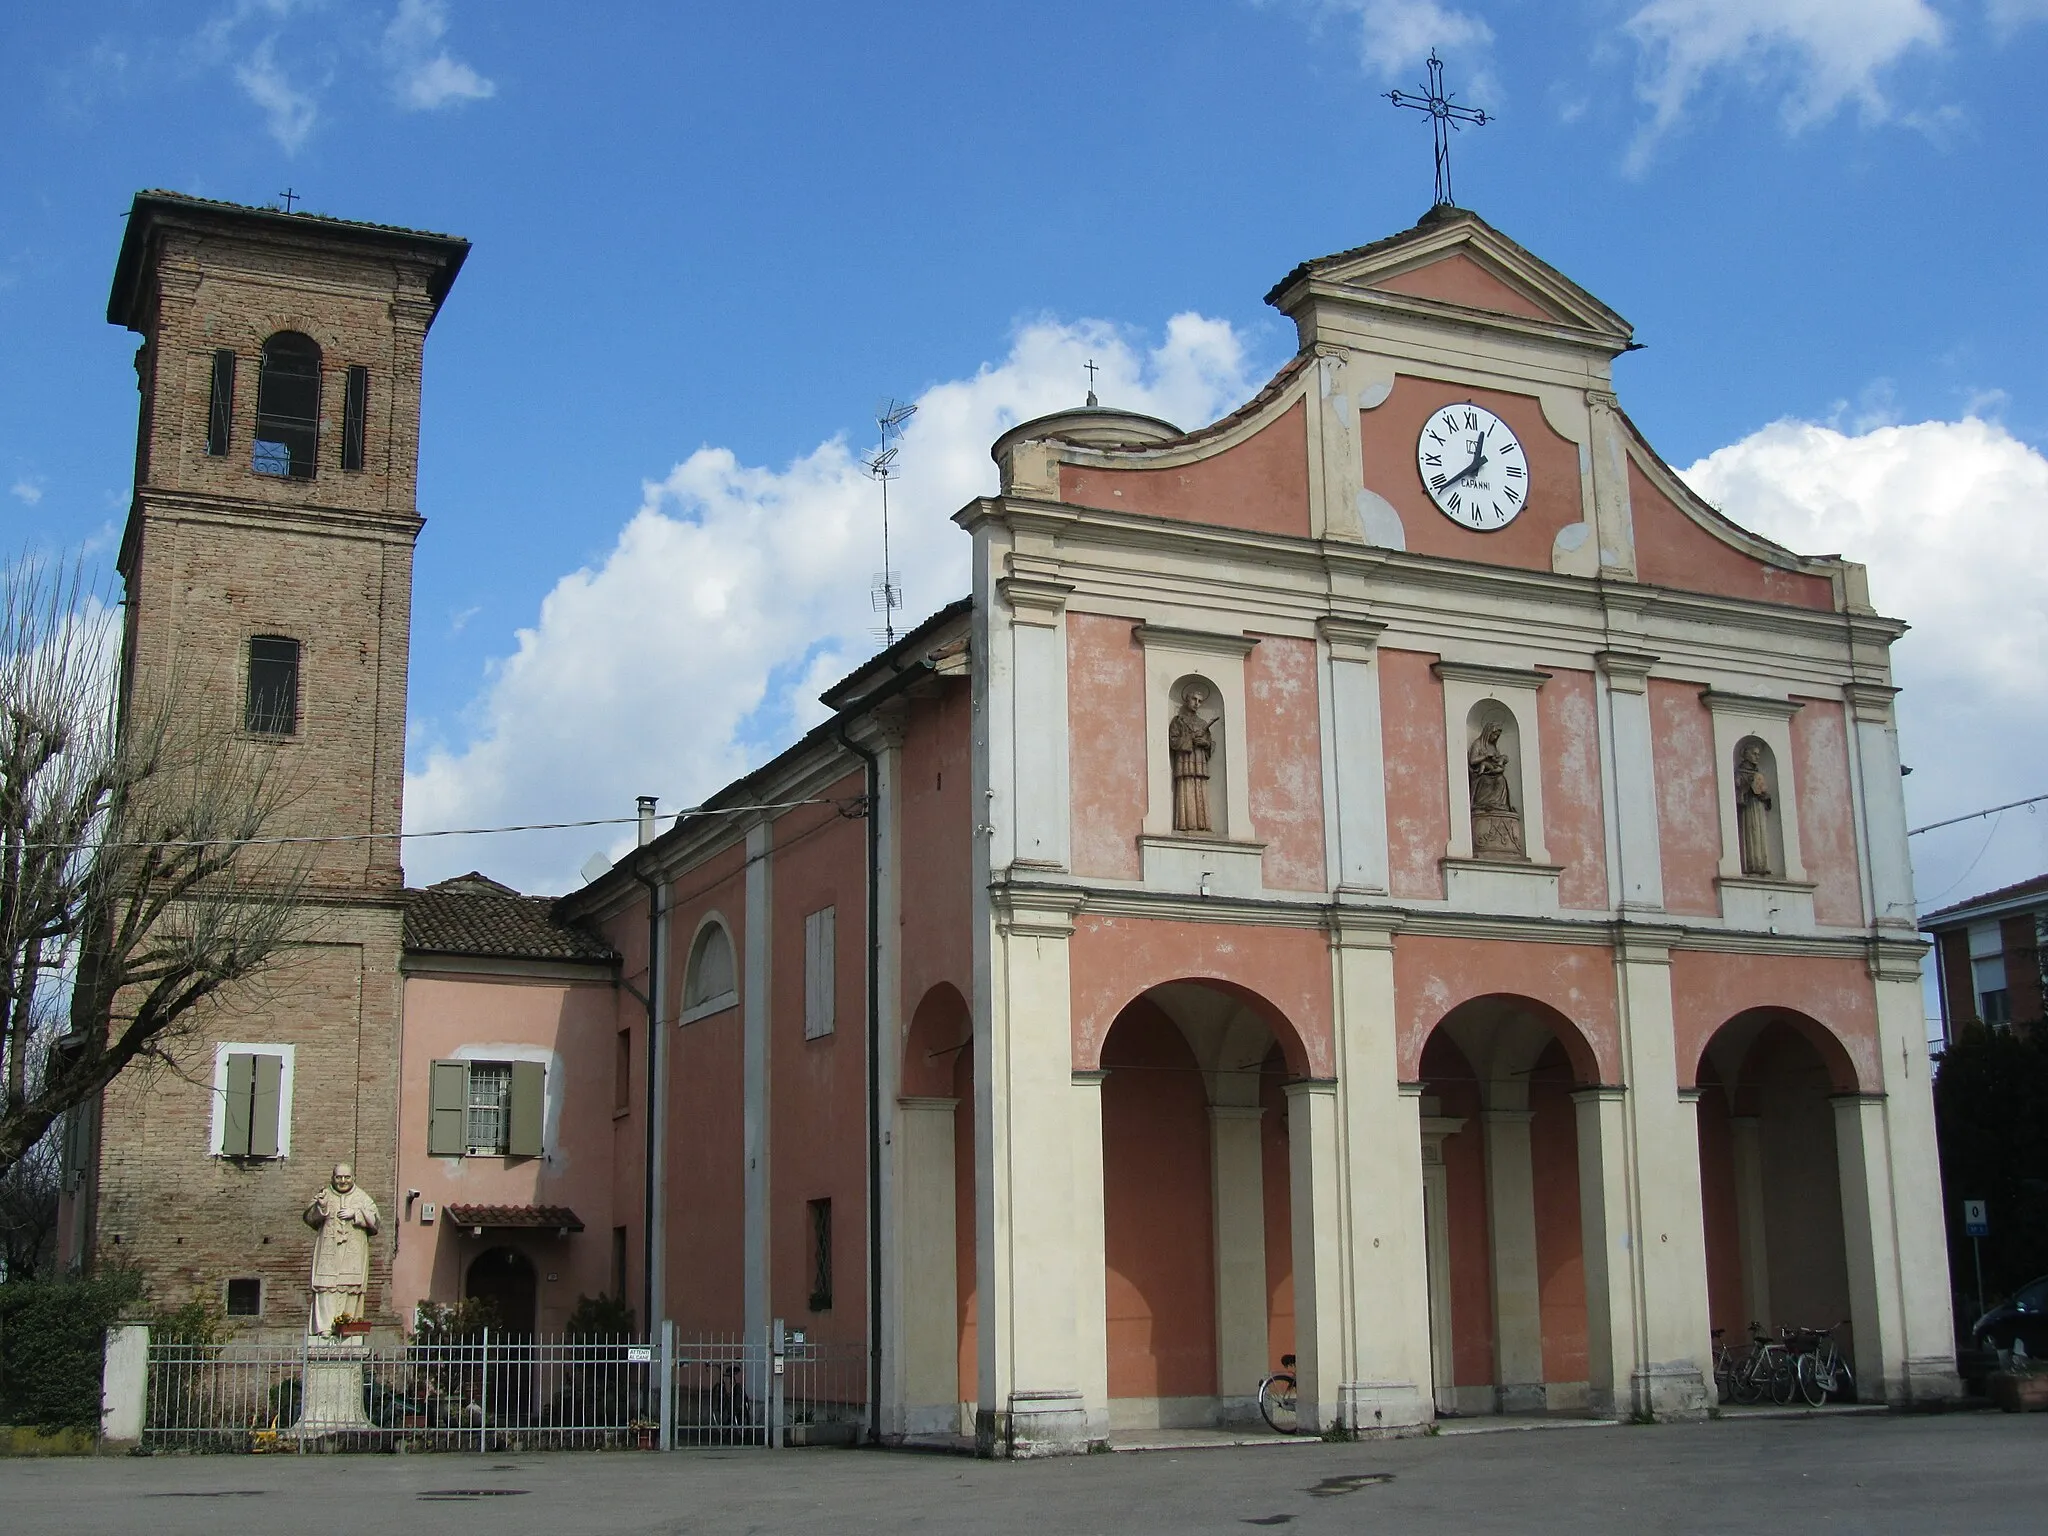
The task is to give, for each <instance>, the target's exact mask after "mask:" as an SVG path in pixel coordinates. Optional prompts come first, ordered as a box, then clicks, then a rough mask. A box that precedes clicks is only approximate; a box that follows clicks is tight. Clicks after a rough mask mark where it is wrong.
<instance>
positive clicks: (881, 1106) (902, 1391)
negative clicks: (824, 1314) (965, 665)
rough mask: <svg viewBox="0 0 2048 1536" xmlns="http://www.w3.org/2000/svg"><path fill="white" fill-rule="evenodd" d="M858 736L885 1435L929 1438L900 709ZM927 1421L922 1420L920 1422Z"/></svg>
mask: <svg viewBox="0 0 2048 1536" xmlns="http://www.w3.org/2000/svg"><path fill="white" fill-rule="evenodd" d="M851 734H852V735H853V737H854V739H855V740H856V741H858V742H859V743H860V744H861V745H862V746H863V747H865V748H866V749H867V750H868V751H870V752H872V753H874V754H875V797H874V803H873V804H872V805H870V806H869V807H868V816H869V825H870V827H871V828H872V831H873V836H874V839H875V844H876V849H877V854H878V857H877V860H876V870H875V876H876V878H875V910H874V913H873V914H872V917H871V919H870V920H871V922H872V923H873V933H874V937H875V940H876V943H875V968H876V973H877V974H876V986H875V1017H874V1019H873V1021H872V1027H873V1029H874V1031H875V1037H876V1041H877V1043H878V1052H877V1061H876V1066H877V1068H878V1071H877V1078H878V1081H877V1084H876V1105H877V1112H878V1113H879V1114H881V1116H882V1117H883V1121H882V1124H883V1134H882V1145H880V1146H879V1147H871V1148H870V1149H869V1155H870V1156H872V1157H875V1158H877V1159H878V1160H879V1166H878V1167H877V1169H876V1180H875V1183H876V1191H877V1198H876V1210H877V1220H876V1223H875V1228H874V1230H875V1231H877V1232H878V1233H879V1234H880V1238H881V1254H880V1260H881V1262H880V1265H879V1269H880V1274H881V1302H882V1304H881V1307H880V1309H879V1313H880V1320H881V1340H880V1359H881V1371H880V1374H881V1394H880V1395H881V1405H880V1406H881V1425H880V1429H881V1432H882V1433H883V1434H885V1435H900V1434H906V1433H922V1432H924V1431H923V1429H922V1428H921V1427H920V1428H915V1429H913V1428H912V1427H911V1426H910V1419H911V1415H912V1414H913V1413H915V1412H917V1411H919V1410H921V1409H922V1408H924V1407H927V1406H929V1403H930V1402H938V1401H939V1399H937V1398H933V1399H930V1400H929V1401H927V1400H926V1399H924V1398H922V1397H920V1396H917V1395H914V1392H915V1391H921V1390H922V1388H919V1387H916V1385H915V1384H916V1382H917V1381H918V1379H919V1378H918V1367H917V1365H916V1363H915V1362H914V1361H913V1360H912V1358H911V1355H912V1354H913V1353H914V1352H915V1351H916V1350H917V1349H918V1347H919V1345H918V1342H917V1340H916V1339H914V1338H913V1337H912V1333H911V1331H909V1330H914V1329H916V1328H917V1327H920V1326H923V1325H924V1324H925V1323H926V1321H927V1319H926V1317H925V1314H924V1312H923V1311H922V1310H921V1309H920V1307H919V1305H918V1304H917V1301H916V1297H915V1294H914V1293H915V1292H916V1291H917V1289H918V1288H919V1285H920V1283H921V1281H922V1279H923V1277H922V1276H921V1275H920V1274H918V1273H917V1268H916V1266H917V1265H918V1264H919V1263H920V1262H921V1258H920V1257H919V1249H918V1241H919V1236H920V1234H919V1231H918V1219H919V1218H918V1216H917V1215H916V1214H914V1213H912V1212H909V1211H906V1209H905V1207H904V1205H903V1201H904V1200H905V1198H906V1197H909V1198H915V1196H914V1193H912V1192H907V1191H906V1189H905V1187H904V1184H903V1180H904V1178H905V1177H906V1176H908V1177H911V1178H913V1179H914V1178H916V1177H917V1175H918V1173H919V1171H920V1170H918V1169H917V1168H916V1167H915V1166H914V1165H913V1164H912V1158H913V1157H914V1156H915V1148H914V1146H913V1145H911V1143H912V1142H914V1141H915V1139H916V1132H915V1131H914V1130H908V1129H907V1127H906V1125H905V1122H904V1110H903V1108H902V1106H901V1105H900V1104H899V1102H898V1098H897V1095H898V1091H899V1087H900V1079H901V1077H902V1072H903V1044H904V1034H905V1028H904V1021H903V1016H902V1014H903V1009H902V999H903V937H902V936H903V898H902V889H903V882H902V867H903V848H902V833H901V827H902V819H901V815H900V811H899V789H898V786H899V784H900V782H901V776H902V765H903V717H902V715H901V714H900V712H898V711H897V710H896V709H894V708H889V707H886V706H885V707H884V708H883V709H881V710H878V711H876V712H874V713H872V714H869V715H867V716H865V717H864V718H863V719H862V720H860V721H859V722H858V723H857V724H856V725H855V726H854V728H853V731H852V733H851ZM916 1102H925V1103H928V1102H930V1101H916ZM949 1102H950V1101H949ZM891 1105H896V1106H897V1111H896V1113H895V1114H894V1115H891V1113H890V1106H891ZM946 1124H947V1133H946V1154H945V1155H946V1165H945V1177H946V1187H947V1189H948V1190H950V1189H951V1188H952V1183H953V1162H952V1156H953V1153H952V1145H953V1143H952V1121H951V1117H950V1116H948V1117H947V1122H946ZM949 1198H950V1196H949ZM952 1227H953V1214H952V1208H951V1206H950V1205H949V1206H948V1207H947V1211H946V1229H947V1231H948V1232H951V1231H952ZM948 1241H949V1242H950V1238H949V1239H948ZM945 1251H946V1252H947V1253H948V1254H950V1253H951V1252H952V1249H951V1248H950V1247H949V1248H947V1249H946V1250H945ZM946 1276H947V1294H948V1295H949V1296H950V1295H952V1294H953V1292H954V1291H955V1290H956V1289H957V1286H956V1285H955V1284H954V1280H955V1277H954V1274H953V1267H952V1265H951V1263H950V1262H949V1263H948V1266H947V1268H946ZM948 1315H949V1316H950V1314H948ZM948 1347H949V1348H950V1349H952V1350H954V1351H955V1352H956V1354H957V1350H958V1340H957V1339H954V1340H953V1341H952V1343H951V1344H950V1345H949V1346H948ZM950 1358H953V1357H952V1356H949V1359H950ZM958 1377H959V1371H958V1367H957V1364H955V1365H954V1366H953V1367H952V1368H951V1370H950V1371H949V1373H948V1375H947V1377H946V1382H947V1386H946V1394H945V1401H946V1402H947V1403H948V1404H949V1405H951V1412H952V1419H951V1420H950V1421H949V1422H948V1423H947V1424H946V1426H945V1428H946V1430H947V1431H948V1432H953V1431H956V1430H957V1429H958V1428H959V1424H958V1419H959V1409H958V1407H957V1404H958V1400H959V1380H958ZM922 1422H923V1420H922V1419H920V1421H919V1423H920V1425H922Z"/></svg>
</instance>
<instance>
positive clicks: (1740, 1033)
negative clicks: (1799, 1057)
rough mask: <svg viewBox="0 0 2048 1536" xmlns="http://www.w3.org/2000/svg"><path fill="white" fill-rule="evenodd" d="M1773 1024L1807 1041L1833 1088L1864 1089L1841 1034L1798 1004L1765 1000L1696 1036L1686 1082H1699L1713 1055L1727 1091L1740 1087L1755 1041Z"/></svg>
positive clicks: (1840, 1090)
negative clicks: (1785, 1005) (1779, 1004)
mask: <svg viewBox="0 0 2048 1536" xmlns="http://www.w3.org/2000/svg"><path fill="white" fill-rule="evenodd" d="M1774 1026H1776V1027H1780V1028H1783V1029H1786V1030H1789V1031H1791V1032H1792V1033H1793V1034H1796V1035H1797V1036H1798V1037H1799V1038H1800V1039H1802V1040H1804V1041H1805V1042H1806V1043H1807V1045H1808V1046H1810V1047H1811V1048H1812V1050H1813V1052H1814V1055H1815V1056H1817V1057H1818V1058H1819V1060H1820V1064H1821V1065H1822V1066H1823V1067H1824V1068H1826V1070H1827V1076H1828V1083H1829V1085H1830V1086H1831V1088H1832V1089H1833V1091H1834V1092H1836V1093H1862V1092H1865V1091H1866V1090H1865V1088H1864V1086H1863V1084H1862V1081H1861V1075H1860V1074H1859V1072H1858V1070H1857V1066H1856V1060H1855V1058H1854V1057H1853V1056H1851V1055H1850V1054H1849V1048H1848V1046H1847V1044H1846V1043H1845V1042H1844V1041H1843V1039H1842V1037H1841V1036H1840V1035H1838V1034H1836V1033H1835V1031H1834V1030H1832V1029H1831V1028H1829V1027H1828V1026H1827V1025H1826V1024H1824V1023H1822V1022H1821V1021H1820V1020H1819V1019H1816V1018H1815V1017H1813V1015H1812V1014H1809V1013H1805V1012H1802V1011H1801V1010H1799V1009H1797V1008H1780V1007H1774V1006H1771V1005H1768V1004H1766V1005H1764V1006H1761V1007H1755V1008H1745V1009H1743V1010H1742V1011H1741V1012H1739V1013H1736V1014H1732V1015H1730V1016H1729V1017H1728V1018H1727V1019H1725V1020H1724V1021H1723V1022H1722V1023H1721V1024H1720V1025H1719V1026H1718V1027H1717V1028H1715V1029H1714V1030H1712V1031H1711V1032H1709V1033H1708V1035H1707V1037H1706V1039H1705V1040H1703V1041H1701V1042H1700V1048H1699V1054H1698V1055H1697V1056H1696V1057H1694V1058H1693V1061H1692V1063H1691V1068H1692V1070H1691V1074H1690V1077H1689V1082H1690V1083H1691V1085H1692V1086H1695V1087H1699V1086H1703V1082H1702V1074H1703V1072H1704V1071H1705V1069H1706V1068H1707V1067H1708V1065H1709V1058H1710V1057H1711V1058H1712V1067H1713V1075H1714V1076H1715V1077H1717V1078H1718V1080H1719V1081H1720V1083H1721V1085H1722V1087H1723V1089H1724V1090H1725V1091H1726V1092H1728V1093H1729V1094H1730V1095H1734V1094H1736V1093H1737V1092H1739V1084H1740V1082H1741V1078H1742V1072H1743V1068H1744V1066H1745V1065H1746V1064H1747V1062H1748V1059H1749V1057H1750V1056H1751V1055H1752V1054H1753V1053H1754V1051H1755V1049H1756V1045H1757V1042H1758V1041H1759V1039H1760V1038H1762V1037H1763V1036H1764V1035H1766V1034H1768V1033H1769V1032H1770V1031H1771V1029H1772V1028H1773V1027H1774Z"/></svg>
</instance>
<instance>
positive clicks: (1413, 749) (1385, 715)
mask: <svg viewBox="0 0 2048 1536" xmlns="http://www.w3.org/2000/svg"><path fill="white" fill-rule="evenodd" d="M1435 660H1436V658H1435V657H1434V656H1429V655H1425V654H1423V653H1422V652H1420V651H1393V650H1387V649H1385V648H1382V649H1381V651H1380V653H1379V674H1380V733H1381V739H1382V741H1383V743H1384V745H1385V758H1386V775H1387V882H1388V886H1389V888H1390V889H1391V890H1392V892H1393V894H1394V895H1396V896H1418V897H1421V898H1422V899H1423V900H1425V901H1441V900H1442V899H1443V894H1444V876H1443V866H1442V864H1441V863H1440V862H1439V861H1440V860H1441V859H1442V858H1443V856H1444V849H1445V848H1446V847H1448V846H1449V845H1450V840H1451V802H1450V791H1449V789H1448V788H1447V787H1446V779H1445V775H1446V773H1447V772H1448V769H1447V767H1446V761H1445V758H1444V685H1443V683H1442V682H1441V681H1439V680H1438V678H1437V676H1436V674H1435V673H1434V672H1432V671H1430V664H1431V663H1432V662H1434V661H1435Z"/></svg>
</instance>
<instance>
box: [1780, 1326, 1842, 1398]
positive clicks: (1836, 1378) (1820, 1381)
mask: <svg viewBox="0 0 2048 1536" xmlns="http://www.w3.org/2000/svg"><path fill="white" fill-rule="evenodd" d="M1838 1326H1841V1327H1847V1326H1848V1324H1847V1323H1846V1322H1844V1323H1842V1324H1839V1325H1838ZM1791 1347H1792V1349H1793V1350H1794V1352H1795V1353H1796V1354H1797V1356H1798V1362H1799V1364H1798V1372H1799V1392H1800V1395H1801V1396H1803V1397H1804V1398H1805V1399H1806V1401H1807V1402H1808V1404H1810V1405H1811V1406H1812V1407H1815V1408H1818V1407H1820V1406H1821V1405H1822V1404H1824V1403H1825V1402H1827V1400H1828V1399H1829V1398H1830V1397H1846V1396H1847V1395H1848V1394H1849V1393H1850V1392H1851V1391H1853V1390H1854V1389H1855V1385H1856V1378H1855V1376H1854V1374H1853V1373H1852V1372H1851V1371H1850V1369H1849V1362H1848V1361H1847V1360H1845V1359H1843V1358H1842V1350H1841V1346H1840V1345H1839V1344H1838V1343H1837V1342H1836V1340H1835V1330H1834V1329H1833V1328H1801V1329H1798V1330H1797V1331H1796V1335H1795V1337H1794V1339H1793V1342H1792V1345H1791Z"/></svg>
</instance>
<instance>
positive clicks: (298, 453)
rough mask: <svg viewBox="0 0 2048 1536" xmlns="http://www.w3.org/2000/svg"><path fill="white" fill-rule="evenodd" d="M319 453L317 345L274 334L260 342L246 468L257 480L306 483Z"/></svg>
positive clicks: (291, 334)
mask: <svg viewBox="0 0 2048 1536" xmlns="http://www.w3.org/2000/svg"><path fill="white" fill-rule="evenodd" d="M319 449H320V344H319V343H318V342H317V341H315V340H314V339H313V338H312V337H310V336H308V335H307V334H306V333H305V332H304V331H277V332H275V333H273V334H272V335H271V336H270V337H269V338H267V339H266V340H265V341H264V343H263V360H262V365H261V368H260V370H259V371H258V373H257V376H256V436H255V440H254V447H253V448H252V450H251V456H250V467H251V468H252V469H254V470H255V471H256V473H258V474H259V475H277V476H279V477H281V478H285V479H291V480H310V479H312V478H313V475H314V473H315V470H316V468H317V465H318V460H319Z"/></svg>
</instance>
